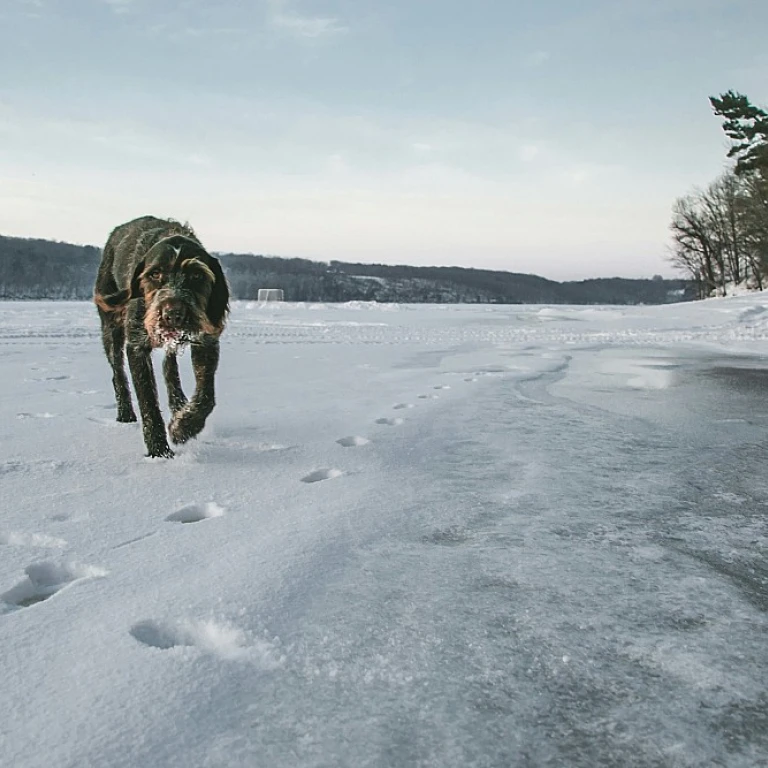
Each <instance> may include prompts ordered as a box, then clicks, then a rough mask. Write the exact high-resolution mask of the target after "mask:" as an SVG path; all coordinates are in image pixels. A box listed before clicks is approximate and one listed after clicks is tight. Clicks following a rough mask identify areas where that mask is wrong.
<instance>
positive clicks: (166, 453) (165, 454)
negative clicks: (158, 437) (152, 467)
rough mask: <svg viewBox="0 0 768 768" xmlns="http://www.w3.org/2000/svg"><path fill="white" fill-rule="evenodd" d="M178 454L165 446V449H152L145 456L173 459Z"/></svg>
mask: <svg viewBox="0 0 768 768" xmlns="http://www.w3.org/2000/svg"><path fill="white" fill-rule="evenodd" d="M175 455H176V454H175V453H174V452H173V451H172V450H171V449H170V448H165V449H164V450H163V449H161V450H155V451H150V452H149V453H148V454H146V456H145V458H147V459H172V458H173V457H174V456H175Z"/></svg>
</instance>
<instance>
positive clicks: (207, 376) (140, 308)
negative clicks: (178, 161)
mask: <svg viewBox="0 0 768 768" xmlns="http://www.w3.org/2000/svg"><path fill="white" fill-rule="evenodd" d="M94 302H95V304H96V306H97V308H98V312H99V317H100V318H101V328H102V338H103V342H104V351H105V352H106V354H107V359H108V360H109V363H110V365H111V366H112V383H113V386H114V389H115V399H116V401H117V420H118V421H136V414H135V413H134V410H133V405H132V403H131V395H130V390H129V387H128V378H127V376H126V374H125V364H124V358H123V350H126V352H127V357H128V366H129V368H130V371H131V377H132V379H133V386H134V389H135V391H136V398H137V400H138V402H139V410H140V412H141V421H142V428H143V432H144V442H145V444H146V446H147V451H148V455H149V456H155V457H159V456H163V457H169V458H170V457H171V456H173V451H172V450H171V449H170V447H169V445H168V437H167V435H166V430H165V425H164V423H163V419H162V414H161V412H160V406H159V404H158V398H157V384H156V382H155V376H154V372H153V370H152V362H151V359H150V355H151V353H152V349H154V348H157V347H164V348H165V360H164V362H163V374H164V378H165V383H166V386H167V389H168V400H169V404H170V407H171V412H172V414H173V416H172V418H171V423H170V425H169V432H170V436H171V440H172V441H173V442H174V443H184V442H186V441H187V440H189V439H190V438H192V437H194V436H195V435H197V434H198V433H199V432H200V431H201V430H202V428H203V427H204V426H205V420H206V418H207V417H208V415H209V414H210V413H211V411H212V410H213V408H214V405H215V404H216V400H215V394H214V376H215V373H216V368H217V367H218V362H219V336H220V335H221V333H222V331H223V330H224V325H225V323H226V319H227V314H228V313H229V289H228V287H227V281H226V279H225V277H224V273H223V272H222V270H221V265H220V264H219V262H218V259H216V258H215V257H213V256H211V255H210V254H209V253H208V252H207V251H206V250H205V248H203V246H202V244H201V242H200V240H199V239H198V238H197V236H196V235H195V233H194V231H193V230H192V228H191V227H190V226H189V225H187V224H180V223H178V222H176V221H171V220H167V219H158V218H155V217H154V216H143V217H141V218H139V219H134V220H133V221H130V222H128V223H127V224H122V225H121V226H119V227H117V228H116V229H115V230H113V232H112V234H111V235H110V236H109V239H108V240H107V243H106V245H105V246H104V252H103V254H102V260H101V264H100V266H99V272H98V276H97V278H96V286H95V290H94ZM184 344H190V345H191V348H192V368H193V370H194V374H195V393H194V395H193V396H192V397H191V398H190V399H189V400H187V398H186V396H185V394H184V391H183V389H182V387H181V379H180V378H179V368H178V362H177V360H176V352H177V349H178V348H179V347H180V346H182V345H184Z"/></svg>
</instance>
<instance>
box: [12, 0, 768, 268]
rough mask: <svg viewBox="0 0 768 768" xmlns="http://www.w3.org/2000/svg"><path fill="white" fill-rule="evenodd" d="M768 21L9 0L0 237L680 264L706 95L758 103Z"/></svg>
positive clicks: (704, 8) (338, 0) (492, 264)
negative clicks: (673, 214)
mask: <svg viewBox="0 0 768 768" xmlns="http://www.w3.org/2000/svg"><path fill="white" fill-rule="evenodd" d="M767 32H768V3H767V2H765V0H614V1H613V2H609V1H608V0H583V2H566V0H538V1H537V2H516V1H515V0H476V1H475V2H472V3H469V2H458V0H440V1H439V2H438V0H392V2H388V3H374V2H370V0H252V1H251V2H248V1H247V0H219V1H218V2H213V0H209V1H208V2H203V0H2V2H1V3H0V72H2V73H3V76H2V77H0V233H2V234H13V235H21V236H35V237H48V238H54V239H59V240H68V241H73V242H79V243H93V244H97V245H101V244H103V242H104V240H105V238H106V236H107V234H108V233H109V231H110V229H111V228H112V227H114V226H115V225H116V224H119V223H121V222H123V221H125V220H127V219H130V218H133V217H135V216H138V215H143V214H145V213H152V214H155V215H159V216H171V217H174V218H178V219H182V220H187V219H188V220H189V221H190V222H191V223H192V224H193V226H195V228H196V229H197V231H198V233H199V235H200V236H201V238H202V239H203V242H204V243H205V244H206V246H207V247H208V248H209V249H210V250H214V251H230V250H232V251H241V252H247V251H252V252H256V253H271V254H278V255H282V256H301V257H306V258H312V259H323V260H330V259H339V260H343V261H352V260H354V261H364V262H373V261H377V262H384V263H407V264H457V265H461V266H475V267H484V268H493V269H506V270H510V271H517V272H535V273H537V274H541V275H544V276H546V277H550V278H554V279H568V278H580V277H591V276H609V275H622V276H650V275H652V274H654V273H656V272H661V273H664V274H673V273H672V272H671V270H670V269H669V267H668V266H667V264H666V261H665V254H666V244H667V227H668V223H669V219H670V209H671V206H672V203H673V202H674V199H675V197H677V196H680V195H682V194H685V193H686V192H688V191H689V190H690V188H691V187H692V186H693V185H696V184H698V185H705V184H707V183H708V182H709V181H711V180H713V179H714V177H715V176H716V175H717V174H718V173H719V172H720V171H721V170H722V168H723V167H724V163H725V151H726V148H727V142H726V140H725V137H724V136H723V134H722V132H721V130H720V125H719V122H718V120H717V118H715V117H714V116H713V115H712V114H711V112H710V109H709V104H708V102H707V97H708V96H709V95H710V94H717V93H720V92H722V91H725V90H727V89H729V88H733V89H735V90H739V91H742V92H744V93H746V94H747V95H748V96H750V98H751V99H752V100H753V101H754V102H757V103H758V104H762V105H765V104H768V49H766V46H765V38H766V33H767Z"/></svg>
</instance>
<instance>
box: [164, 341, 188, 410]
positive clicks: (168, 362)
mask: <svg viewBox="0 0 768 768" xmlns="http://www.w3.org/2000/svg"><path fill="white" fill-rule="evenodd" d="M163 376H164V378H165V386H166V387H167V389H168V405H170V406H171V413H173V414H175V413H176V412H177V411H180V410H181V409H182V408H183V407H184V406H185V405H186V404H187V396H186V395H185V394H184V390H183V389H182V387H181V378H180V376H179V363H178V360H177V359H176V353H175V352H166V353H165V359H164V360H163Z"/></svg>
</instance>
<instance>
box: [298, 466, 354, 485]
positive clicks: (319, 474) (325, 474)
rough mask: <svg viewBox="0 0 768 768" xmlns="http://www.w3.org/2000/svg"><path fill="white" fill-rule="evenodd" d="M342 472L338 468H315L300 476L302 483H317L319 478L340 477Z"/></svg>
mask: <svg viewBox="0 0 768 768" xmlns="http://www.w3.org/2000/svg"><path fill="white" fill-rule="evenodd" d="M343 474H344V473H343V472H342V471H341V470H340V469H332V468H329V469H316V470H315V471H314V472H310V473H309V474H308V475H305V476H304V477H302V478H301V482H302V483H319V482H320V481H321V480H332V479H333V478H334V477H341V476H342V475H343Z"/></svg>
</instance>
